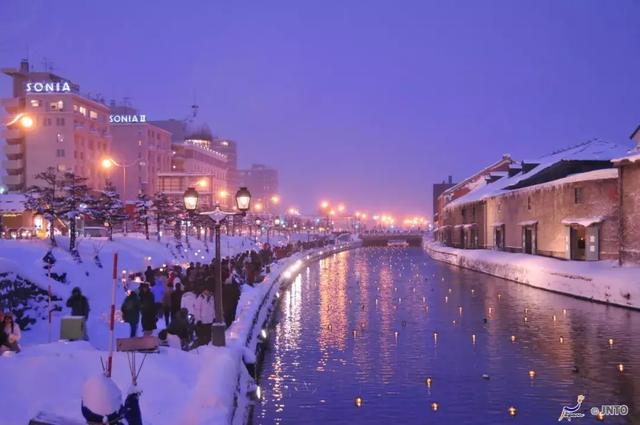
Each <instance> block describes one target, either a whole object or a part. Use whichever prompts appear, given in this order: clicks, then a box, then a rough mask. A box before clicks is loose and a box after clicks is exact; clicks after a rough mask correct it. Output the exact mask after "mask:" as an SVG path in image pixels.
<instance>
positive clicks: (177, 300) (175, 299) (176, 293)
mask: <svg viewBox="0 0 640 425" xmlns="http://www.w3.org/2000/svg"><path fill="white" fill-rule="evenodd" d="M183 295H184V291H183V290H182V289H174V290H173V292H171V311H173V312H177V311H180V309H181V308H182V305H181V304H182V296H183Z"/></svg>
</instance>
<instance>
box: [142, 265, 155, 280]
mask: <svg viewBox="0 0 640 425" xmlns="http://www.w3.org/2000/svg"><path fill="white" fill-rule="evenodd" d="M144 279H145V280H146V281H147V282H149V283H153V282H155V281H156V274H155V272H154V271H153V270H152V269H151V267H148V268H147V270H145V272H144Z"/></svg>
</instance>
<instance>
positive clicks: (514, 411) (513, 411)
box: [507, 406, 518, 416]
mask: <svg viewBox="0 0 640 425" xmlns="http://www.w3.org/2000/svg"><path fill="white" fill-rule="evenodd" d="M507 411H508V412H509V416H515V415H517V414H518V409H516V408H515V406H509V409H507Z"/></svg>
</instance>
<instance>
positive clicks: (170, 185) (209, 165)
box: [158, 128, 231, 208]
mask: <svg viewBox="0 0 640 425" xmlns="http://www.w3.org/2000/svg"><path fill="white" fill-rule="evenodd" d="M213 140H214V139H213V136H212V135H211V133H210V132H209V131H208V130H207V129H205V128H197V129H190V130H188V131H187V133H186V136H185V139H184V140H183V141H182V142H176V143H172V157H171V171H166V172H160V173H158V190H159V191H161V192H164V193H166V194H167V195H169V196H170V197H171V198H173V199H174V200H175V201H177V202H181V200H182V196H183V194H184V192H185V191H186V190H187V189H188V188H189V187H193V188H195V189H196V190H197V191H198V193H199V194H200V203H199V205H200V206H201V208H212V207H213V206H214V205H215V204H216V203H219V204H220V205H223V206H226V207H229V206H230V205H231V204H230V201H231V196H230V194H229V184H228V180H227V170H228V165H227V162H228V158H227V156H226V155H225V154H224V153H222V152H219V151H218V150H216V149H214V143H213Z"/></svg>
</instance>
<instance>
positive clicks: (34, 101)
mask: <svg viewBox="0 0 640 425" xmlns="http://www.w3.org/2000/svg"><path fill="white" fill-rule="evenodd" d="M31 106H32V107H34V108H39V107H40V101H39V100H38V99H31Z"/></svg>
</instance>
